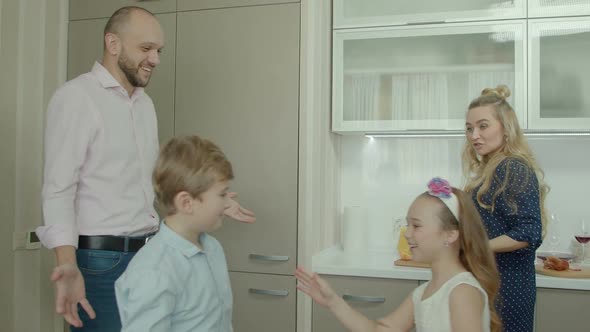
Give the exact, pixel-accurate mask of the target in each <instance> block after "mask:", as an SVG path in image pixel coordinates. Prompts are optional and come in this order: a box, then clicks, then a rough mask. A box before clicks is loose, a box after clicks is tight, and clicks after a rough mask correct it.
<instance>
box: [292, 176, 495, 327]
mask: <svg viewBox="0 0 590 332" xmlns="http://www.w3.org/2000/svg"><path fill="white" fill-rule="evenodd" d="M428 189H429V190H428V191H427V192H425V193H423V194H421V195H420V196H418V197H417V198H416V199H415V200H414V202H413V203H412V205H411V206H410V209H409V210H408V215H407V222H408V229H407V232H406V235H405V236H406V238H407V240H408V243H409V244H410V249H411V250H412V254H413V258H414V260H416V261H418V262H425V263H430V265H431V268H432V280H431V281H429V282H427V283H425V284H422V285H420V286H419V287H418V288H416V289H415V290H414V291H413V293H412V294H410V295H409V296H408V297H407V298H406V299H405V301H404V302H403V303H402V304H401V305H400V307H399V308H397V310H395V311H394V312H392V313H391V314H389V315H388V316H387V317H385V318H382V319H380V320H378V321H371V320H369V319H368V318H367V317H365V316H363V315H362V314H360V313H359V312H357V311H355V310H354V309H352V308H351V307H350V306H349V305H348V304H347V303H346V302H345V301H344V300H343V299H342V298H341V297H339V296H338V295H337V294H336V293H335V292H334V290H333V289H332V288H331V287H330V285H329V284H328V283H327V282H326V281H324V280H323V279H322V278H321V277H319V276H318V275H317V274H315V273H313V274H310V273H308V272H306V271H305V270H304V269H302V268H298V269H297V270H296V272H295V277H297V280H299V283H298V285H297V288H298V289H299V290H301V291H303V292H304V293H306V294H308V295H309V296H311V298H312V299H313V300H314V301H315V302H316V303H318V304H320V305H322V306H325V307H327V308H328V309H329V310H330V311H331V312H332V313H333V314H334V315H335V316H336V318H337V319H338V320H340V322H341V323H342V324H343V325H344V326H345V327H346V328H347V329H348V330H349V331H359V332H360V331H362V332H368V331H369V332H370V331H409V330H410V329H412V327H414V326H415V327H416V331H417V332H421V331H439V332H445V331H449V332H450V331H454V332H461V331H465V332H467V331H468V332H474V331H486V332H487V331H494V332H495V331H499V330H500V322H499V320H498V318H497V315H496V313H495V310H494V307H493V306H492V307H490V305H489V303H494V300H495V294H496V292H497V290H498V287H499V285H498V272H497V270H496V265H495V263H494V257H493V255H492V252H491V251H490V248H489V246H488V242H487V237H486V234H485V231H484V229H483V225H482V224H481V221H480V219H479V215H478V213H477V210H475V207H474V206H473V203H472V201H471V198H470V197H469V196H468V195H466V194H465V193H464V192H462V191H461V190H459V189H456V188H453V187H451V186H450V185H449V183H448V182H447V181H445V180H443V179H440V178H434V179H432V180H431V181H430V182H429V183H428Z"/></svg>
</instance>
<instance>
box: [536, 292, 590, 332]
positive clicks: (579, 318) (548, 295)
mask: <svg viewBox="0 0 590 332" xmlns="http://www.w3.org/2000/svg"><path fill="white" fill-rule="evenodd" d="M588 308H590V291H583V290H570V289H555V288H537V304H536V313H535V332H555V331H571V332H575V331H588V318H587V314H586V312H587V309H588Z"/></svg>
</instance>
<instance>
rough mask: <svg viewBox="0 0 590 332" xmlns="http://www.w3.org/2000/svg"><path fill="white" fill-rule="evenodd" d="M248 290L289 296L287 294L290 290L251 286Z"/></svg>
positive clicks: (256, 292)
mask: <svg viewBox="0 0 590 332" xmlns="http://www.w3.org/2000/svg"><path fill="white" fill-rule="evenodd" d="M248 292H250V293H251V294H258V295H270V296H287V295H289V291H286V290H274V289H257V288H249V289H248Z"/></svg>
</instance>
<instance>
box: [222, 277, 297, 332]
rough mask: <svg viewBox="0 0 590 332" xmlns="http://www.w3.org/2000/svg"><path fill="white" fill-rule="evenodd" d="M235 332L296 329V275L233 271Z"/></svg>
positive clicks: (271, 331)
mask: <svg viewBox="0 0 590 332" xmlns="http://www.w3.org/2000/svg"><path fill="white" fill-rule="evenodd" d="M229 276H230V279H231V285H232V292H233V296H234V309H233V310H234V311H233V326H234V331H235V332H276V331H281V332H294V331H295V330H296V312H297V311H296V297H297V294H296V289H295V277H292V276H277V275H268V274H260V273H243V272H230V274H229Z"/></svg>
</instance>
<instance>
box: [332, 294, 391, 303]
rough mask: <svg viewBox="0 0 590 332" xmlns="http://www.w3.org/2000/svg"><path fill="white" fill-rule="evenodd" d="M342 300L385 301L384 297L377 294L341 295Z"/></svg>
mask: <svg viewBox="0 0 590 332" xmlns="http://www.w3.org/2000/svg"><path fill="white" fill-rule="evenodd" d="M342 298H343V299H344V301H356V302H368V303H385V298H384V297H377V296H359V295H348V294H344V295H342Z"/></svg>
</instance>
